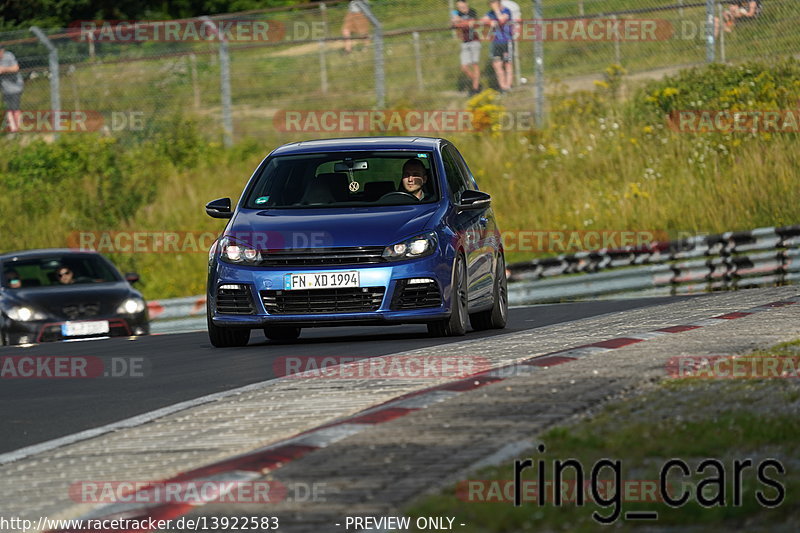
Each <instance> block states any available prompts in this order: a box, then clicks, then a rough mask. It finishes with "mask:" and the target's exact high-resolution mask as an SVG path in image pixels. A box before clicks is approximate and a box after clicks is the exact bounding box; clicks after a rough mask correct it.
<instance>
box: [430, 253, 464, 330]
mask: <svg viewBox="0 0 800 533" xmlns="http://www.w3.org/2000/svg"><path fill="white" fill-rule="evenodd" d="M450 290H451V297H450V299H451V300H452V301H453V311H452V312H451V313H450V318H446V319H444V320H437V321H436V322H430V323H428V333H429V334H430V335H431V336H432V337H460V336H462V335H465V334H466V333H467V320H468V314H467V302H468V301H469V300H468V294H467V263H466V261H465V259H464V256H463V255H462V254H460V253H459V254H458V255H457V256H456V260H455V264H454V265H453V284H452V286H451V288H450Z"/></svg>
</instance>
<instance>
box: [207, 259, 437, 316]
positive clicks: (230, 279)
mask: <svg viewBox="0 0 800 533" xmlns="http://www.w3.org/2000/svg"><path fill="white" fill-rule="evenodd" d="M345 271H346V272H354V271H357V272H358V273H359V278H360V280H359V281H360V286H361V287H370V288H375V289H376V290H377V289H378V288H382V289H383V295H382V298H381V301H380V305H379V306H378V307H377V308H376V309H374V310H370V311H366V312H334V313H320V312H314V311H313V310H312V312H303V313H301V314H289V313H280V314H276V313H270V312H268V311H267V308H266V307H265V303H264V299H263V297H264V295H265V294H266V293H264V292H262V291H283V290H284V280H285V275H287V274H301V273H320V272H345ZM423 278H428V279H431V280H433V281H434V282H435V284H436V286H437V288H438V291H439V295H440V298H439V300H438V305H436V306H432V305H430V304H428V305H426V306H424V307H419V308H414V309H398V305H397V298H398V297H399V293H400V291H401V289H402V284H403V283H405V282H402V281H401V280H409V279H417V280H419V279H423ZM451 279H452V258H445V257H443V256H442V255H441V254H440V251H439V250H437V252H436V253H434V254H432V255H430V256H428V257H425V258H422V259H414V260H406V261H398V262H396V263H392V262H386V263H379V264H372V265H346V266H325V267H313V268H312V267H280V268H275V267H272V268H264V267H252V266H245V265H240V264H230V263H225V262H223V261H216V262H215V264H214V265H213V266H212V270H211V272H210V276H209V284H208V300H207V301H208V306H209V315H210V317H211V319H212V321H213V323H214V324H215V325H216V326H223V327H243V328H261V327H264V326H269V325H295V326H299V327H312V326H335V325H345V324H388V323H424V322H432V321H435V320H439V319H443V318H447V317H448V316H449V315H450V298H449V293H450V284H451ZM231 284H235V285H238V286H239V287H247V291H248V294H249V297H250V301H251V304H252V309H253V312H252V313H250V314H239V313H237V314H229V313H221V312H219V311H218V310H217V299H216V296H217V291H218V288H219V287H220V286H225V285H231ZM315 290H317V289H311V291H315ZM286 292H287V293H290V292H291V291H286Z"/></svg>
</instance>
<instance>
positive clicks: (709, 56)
mask: <svg viewBox="0 0 800 533" xmlns="http://www.w3.org/2000/svg"><path fill="white" fill-rule="evenodd" d="M715 3H716V0H706V63H713V62H714V40H715V39H714V4H715Z"/></svg>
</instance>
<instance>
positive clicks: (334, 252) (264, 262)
mask: <svg viewBox="0 0 800 533" xmlns="http://www.w3.org/2000/svg"><path fill="white" fill-rule="evenodd" d="M381 254H383V246H352V247H346V248H344V247H343V248H302V249H289V250H262V251H261V258H262V259H261V262H260V263H259V265H260V266H287V267H292V266H338V265H369V264H374V263H383V262H385V261H386V260H385V259H384V258H383V257H382V255H381Z"/></svg>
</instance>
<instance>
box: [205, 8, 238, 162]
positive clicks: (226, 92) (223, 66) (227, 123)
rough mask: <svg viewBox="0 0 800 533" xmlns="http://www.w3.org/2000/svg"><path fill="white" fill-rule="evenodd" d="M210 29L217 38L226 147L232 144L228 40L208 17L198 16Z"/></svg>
mask: <svg viewBox="0 0 800 533" xmlns="http://www.w3.org/2000/svg"><path fill="white" fill-rule="evenodd" d="M200 20H202V21H203V23H205V24H206V25H207V26H208V27H209V28H210V29H211V31H212V32H213V33H214V34H216V35H217V37H218V38H219V85H220V100H221V103H222V130H223V141H222V142H223V144H225V146H227V147H231V146H233V112H232V110H231V108H232V107H233V104H232V103H231V64H230V55H229V54H228V40H227V39H226V38H225V35H224V34H222V33H220V31H219V30H218V28H217V25H216V24H214V21H212V20H211V18H210V17H200Z"/></svg>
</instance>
